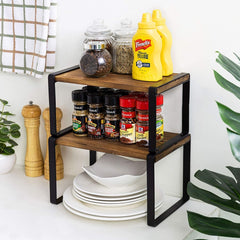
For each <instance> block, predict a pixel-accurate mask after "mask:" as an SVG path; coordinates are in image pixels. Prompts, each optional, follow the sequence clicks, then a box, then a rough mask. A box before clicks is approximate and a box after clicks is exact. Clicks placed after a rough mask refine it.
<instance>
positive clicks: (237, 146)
mask: <svg viewBox="0 0 240 240" xmlns="http://www.w3.org/2000/svg"><path fill="white" fill-rule="evenodd" d="M227 133H228V139H229V143H230V147H231V151H232V154H233V156H234V158H235V159H236V160H238V161H239V162H240V134H238V133H235V132H233V131H232V130H230V129H229V128H227Z"/></svg>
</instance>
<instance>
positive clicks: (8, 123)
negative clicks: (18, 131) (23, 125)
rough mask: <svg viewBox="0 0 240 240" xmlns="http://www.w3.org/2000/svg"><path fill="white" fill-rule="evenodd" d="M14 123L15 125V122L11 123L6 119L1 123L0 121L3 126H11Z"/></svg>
mask: <svg viewBox="0 0 240 240" xmlns="http://www.w3.org/2000/svg"><path fill="white" fill-rule="evenodd" d="M13 123H14V122H13V121H9V120H7V119H5V118H2V119H1V121H0V124H1V125H11V124H13Z"/></svg>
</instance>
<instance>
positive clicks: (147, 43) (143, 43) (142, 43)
mask: <svg viewBox="0 0 240 240" xmlns="http://www.w3.org/2000/svg"><path fill="white" fill-rule="evenodd" d="M151 46H152V45H151V39H145V40H142V39H137V40H135V51H136V52H137V51H139V50H141V49H144V50H146V49H147V48H149V47H151Z"/></svg>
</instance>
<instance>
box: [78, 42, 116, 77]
mask: <svg viewBox="0 0 240 240" xmlns="http://www.w3.org/2000/svg"><path fill="white" fill-rule="evenodd" d="M80 68H81V70H82V71H83V72H84V73H85V74H86V75H87V76H88V77H102V76H104V75H106V74H108V73H109V72H110V71H111V69H112V57H111V54H110V53H109V52H108V51H107V50H106V49H105V43H104V42H100V41H94V42H88V43H87V44H85V51H84V52H83V55H82V57H81V59H80Z"/></svg>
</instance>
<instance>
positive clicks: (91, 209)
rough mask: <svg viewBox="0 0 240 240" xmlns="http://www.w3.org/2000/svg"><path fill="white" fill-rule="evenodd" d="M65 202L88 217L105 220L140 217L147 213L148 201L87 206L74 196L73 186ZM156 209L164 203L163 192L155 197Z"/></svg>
mask: <svg viewBox="0 0 240 240" xmlns="http://www.w3.org/2000/svg"><path fill="white" fill-rule="evenodd" d="M63 200H64V202H65V204H66V205H68V206H69V207H71V208H72V209H74V210H75V211H78V212H80V213H84V214H86V215H94V216H98V217H105V218H108V217H109V218H116V217H131V216H134V215H140V214H143V213H146V212H147V201H142V202H140V203H137V204H131V205H128V206H122V207H100V206H95V205H92V204H86V203H83V202H81V201H79V200H77V199H76V198H75V197H73V195H72V186H70V187H68V188H67V189H66V190H65V192H64V194H63ZM155 202H156V207H159V205H160V204H162V202H163V193H162V191H160V190H159V191H157V192H156V195H155Z"/></svg>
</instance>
